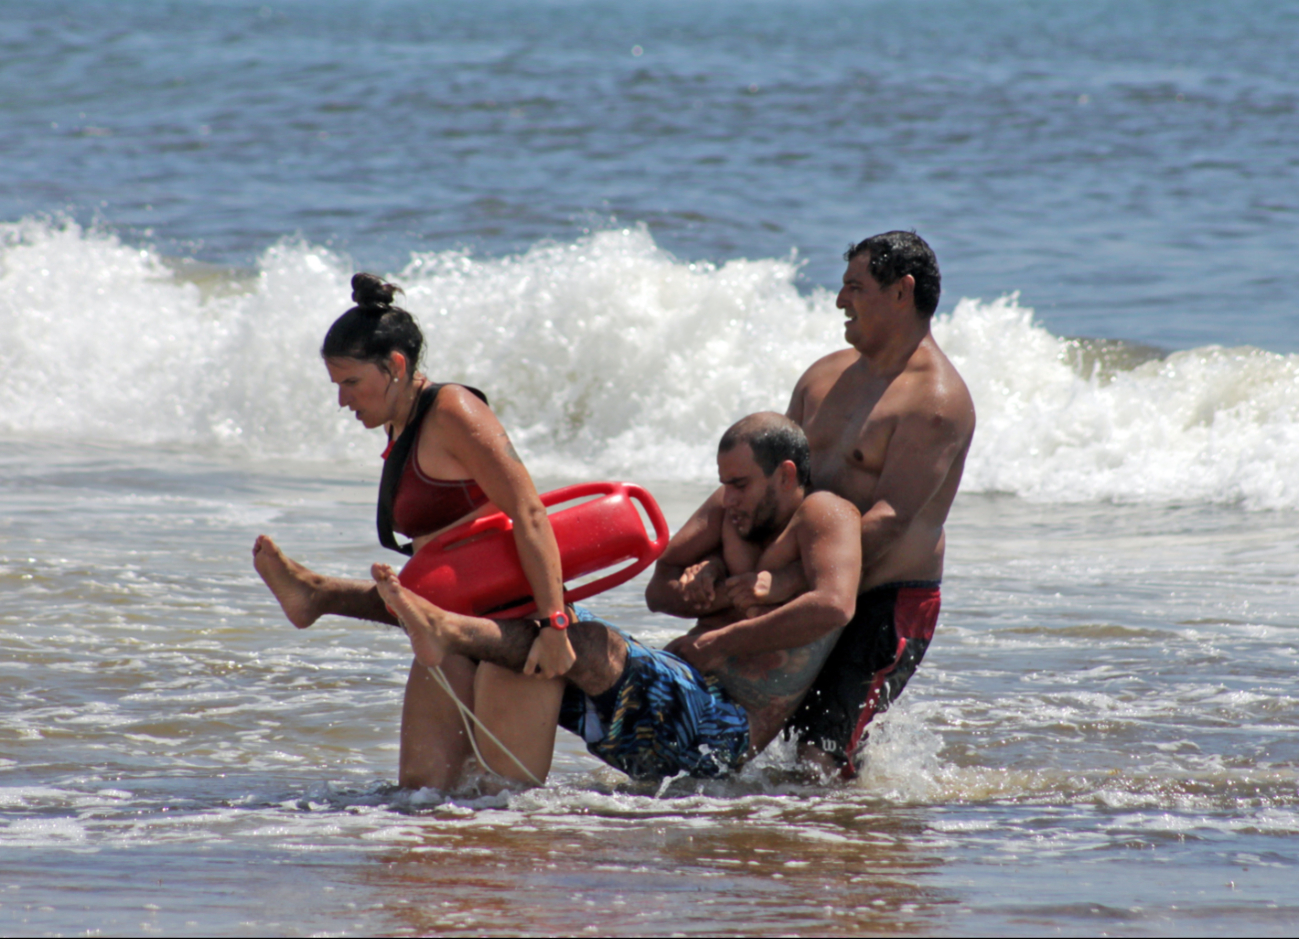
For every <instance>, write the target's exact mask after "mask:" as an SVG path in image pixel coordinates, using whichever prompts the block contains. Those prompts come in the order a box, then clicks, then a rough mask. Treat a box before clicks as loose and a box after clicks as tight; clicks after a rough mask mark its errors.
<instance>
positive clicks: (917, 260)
mask: <svg viewBox="0 0 1299 939" xmlns="http://www.w3.org/2000/svg"><path fill="white" fill-rule="evenodd" d="M859 254H869V255H870V259H871V260H870V272H871V276H872V277H874V278H875V282H876V283H878V284H879V285H880V286H881V287H887V286H889V285H890V284H893V283H896V282H897V280H898V278H900V277H906V276H907V275H908V274H910V275H911V276H912V277H913V278H915V281H916V289H915V292H914V294H913V296H914V297H915V300H916V312H917V313H919V314H920V315H921V316H933V315H934V311H935V310H937V309H938V295H939V294H940V293H942V287H943V278H942V275H941V274H939V273H938V258H936V257H934V250H933V249H932V248H930V247H929V245H928V244H926V243H925V239H923V238H921V237H920V236H919V235H917V234H916V233H915V232H913V231H888V232H884V234H882V235H871V236H870V237H869V238H867V239H866V240H865V241H862V242H859V243H857V244H855V245H852V246H851V247H850V248H849V249H848V250H847V252H845V254H844V256H843V259H844V260H845V261H851V260H852V259H853V258H855V257H857V255H859Z"/></svg>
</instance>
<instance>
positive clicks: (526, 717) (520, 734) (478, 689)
mask: <svg viewBox="0 0 1299 939" xmlns="http://www.w3.org/2000/svg"><path fill="white" fill-rule="evenodd" d="M458 657H459V656H455V657H454V658H458ZM443 667H444V668H445V667H446V660H444V661H443ZM563 698H564V680H563V679H562V678H552V679H549V680H548V679H545V678H541V677H540V676H536V675H520V674H518V673H517V672H511V671H508V670H507V669H504V668H501V667H500V666H499V665H493V664H491V663H490V662H482V663H480V664H479V666H478V673H477V675H475V676H474V701H473V708H474V714H475V715H477V717H478V719H479V720H481V721H482V722H483V724H484V725H485V726H486V727H487V729H488V730H490V731H491V732H492V733H493V734H495V735H496V737H497V739H499V740H500V741H501V743H502V744H504V745H505V748H506V749H507V750H508V751H509V752H510V753H513V754H514V756H515V757H517V758H518V759H519V761H520V762H521V763H523V765H524V766H526V767H527V768H528V770H529V771H530V772H531V773H532V776H533V777H534V778H536V779H540V780H542V781H543V782H544V781H545V779H546V774H547V773H549V772H550V762H551V760H552V759H553V758H554V756H555V730H556V728H558V726H559V705H560V702H561V701H562V700H563ZM477 740H478V749H479V751H481V753H482V755H483V759H484V760H486V761H487V764H488V766H487V768H488V769H490V770H492V771H493V772H495V773H498V774H500V775H501V776H505V777H506V778H508V779H513V780H514V781H515V782H521V783H527V782H532V779H529V778H528V775H527V773H524V772H523V771H522V770H521V769H519V766H518V763H515V762H514V760H512V759H510V758H509V757H508V756H506V755H505V753H504V752H502V751H501V749H500V748H499V747H497V746H496V745H495V744H494V743H492V741H491V738H489V737H488V736H487V735H486V734H479V735H478V737H477Z"/></svg>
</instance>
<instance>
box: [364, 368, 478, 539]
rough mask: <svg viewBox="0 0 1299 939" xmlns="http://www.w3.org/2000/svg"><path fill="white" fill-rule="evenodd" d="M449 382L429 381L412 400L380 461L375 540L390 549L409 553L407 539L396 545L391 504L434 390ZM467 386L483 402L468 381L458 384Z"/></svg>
mask: <svg viewBox="0 0 1299 939" xmlns="http://www.w3.org/2000/svg"><path fill="white" fill-rule="evenodd" d="M448 384H450V382H443V383H441V384H431V385H429V386H428V387H426V388H425V389H424V390H423V391H421V392H420V394H419V397H418V398H417V399H416V401H415V408H414V410H413V411H412V412H411V416H410V420H408V421H407V422H406V426H405V427H404V428H403V429H402V432H401V434H400V435H399V436H398V437H397V439H396V440H395V441H393V444H392V447H391V448H390V449H389V450H388V456H387V457H386V458H385V459H384V461H383V476H382V477H380V479H379V513H378V517H377V519H376V522H377V524H378V526H379V544H381V545H383V546H384V547H385V548H391V549H392V550H393V551H400V552H401V553H402V554H413V553H414V550H415V549H414V546H413V545H412V544H410V543H409V542H408V543H407V544H402V545H399V544H398V543H397V538H396V536H395V535H394V534H393V530H392V524H393V518H392V507H393V504H394V503H395V502H396V500H397V487H398V486H399V485H400V484H401V474H402V471H403V470H404V469H405V468H406V460H407V458H408V457H409V456H410V451H411V447H413V446H414V445H415V439H416V438H417V437H418V436H419V429H420V427H421V426H422V425H423V423H424V417H425V416H426V415H427V414H428V412H429V409H430V408H432V407H433V402H435V401H436V400H437V397H438V392H439V391H441V390H442V389H443V388H445V387H446V386H447V385H448ZM461 387H463V388H468V389H469V390H470V391H472V392H473V393H474V394H475V395H477V396H478V397H479V398H480V399H482V402H483V404H487V403H488V402H487V395H485V394H483V393H482V392H481V391H479V390H478V389H477V388H471V387H470V386H469V385H462V386H461Z"/></svg>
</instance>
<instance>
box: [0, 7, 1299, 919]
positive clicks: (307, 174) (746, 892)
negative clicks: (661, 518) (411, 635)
mask: <svg viewBox="0 0 1299 939" xmlns="http://www.w3.org/2000/svg"><path fill="white" fill-rule="evenodd" d="M1296 36H1299V16H1297V14H1296V11H1295V8H1294V7H1293V5H1290V4H1286V3H1282V2H1253V3H1248V2H1247V3H1240V4H1233V5H1231V6H1230V7H1227V6H1224V5H1220V4H1208V3H1198V2H1127V3H1117V2H1102V0H1095V2H1084V0H1073V2H1064V0H1042V2H1013V0H915V2H912V3H910V4H905V5H899V4H883V3H860V4H849V3H832V2H806V3H798V4H794V3H788V2H778V0H767V2H750V3H742V2H715V3H710V4H683V3H673V2H665V0H658V2H648V3H643V4H639V5H621V6H615V5H607V4H597V3H593V2H558V0H552V2H534V3H528V4H523V3H517V2H503V0H500V2H497V0H493V2H484V3H480V4H474V5H472V6H464V5H454V6H453V5H433V4H420V3H414V2H408V0H390V2H380V3H375V4H371V5H368V6H366V7H364V8H359V7H356V6H354V5H353V6H349V5H344V4H340V3H337V2H334V0H319V2H315V3H311V4H307V3H305V2H297V0H294V2H282V0H272V2H268V3H238V2H187V3H183V4H181V3H170V2H162V0H156V2H155V0H133V2H129V3H120V2H119V3H105V2H94V0H78V2H73V0H51V2H43V3H41V4H20V3H5V2H0V337H2V341H0V466H2V467H3V471H2V472H0V625H2V626H3V629H2V630H0V631H2V632H3V637H4V638H3V639H0V643H2V644H3V655H0V670H2V671H3V673H4V675H5V679H4V681H3V682H2V683H0V700H2V701H3V704H4V707H3V709H0V928H2V929H3V931H4V932H5V933H11V934H24V935H36V934H41V935H45V934H55V935H63V934H84V933H88V932H95V931H98V932H101V933H106V934H143V933H151V932H163V933H166V934H176V935H182V934H186V935H187V934H199V935H202V934H213V933H215V934H221V935H235V934H245V933H246V934H253V935H261V934H266V933H270V934H276V935H279V934H284V935H297V934H354V933H362V934H373V933H383V934H442V933H451V932H456V933H471V934H473V933H492V934H499V933H509V934H529V935H531V934H555V933H565V934H581V933H583V932H587V933H593V934H618V935H644V934H665V933H678V934H710V935H711V934H727V935H731V934H736V935H753V934H763V935H768V934H799V935H823V934H836V935H837V934H861V933H868V934H878V933H907V934H970V933H996V934H1038V933H1042V932H1047V931H1051V932H1059V933H1068V934H1088V935H1090V934H1096V933H1120V934H1125V935H1136V934H1177V935H1181V934H1188V933H1189V934H1210V935H1211V934H1222V933H1232V934H1237V933H1250V934H1292V933H1293V932H1294V931H1295V927H1296V923H1299V890H1296V888H1295V869H1296V866H1299V851H1297V850H1296V848H1295V847H1294V843H1295V836H1296V835H1299V678H1297V677H1296V666H1297V665H1299V662H1297V661H1296V656H1297V655H1299V653H1296V645H1295V638H1296V630H1297V629H1299V590H1297V588H1299V562H1296V557H1299V470H1297V469H1296V466H1299V340H1296V338H1295V337H1296V336H1297V335H1299V302H1296V299H1295V295H1294V292H1293V290H1292V289H1290V287H1291V280H1292V278H1291V277H1290V272H1291V269H1292V268H1293V266H1294V261H1295V258H1296V249H1299V227H1297V222H1299V202H1296V196H1295V194H1296V192H1299V187H1297V186H1296V182H1299V180H1297V179H1296V177H1297V176H1299V156H1296V154H1299V122H1296V120H1295V115H1296V111H1297V110H1299V79H1296V77H1295V75H1294V70H1293V68H1292V67H1291V66H1290V64H1289V63H1290V62H1291V61H1293V59H1294V55H1295V52H1296V49H1295V43H1296V40H1295V37H1296ZM893 227H906V228H912V227H914V228H916V229H917V230H919V231H920V233H921V234H923V235H924V236H925V237H926V238H927V239H929V240H930V242H931V243H932V244H933V245H934V247H935V249H936V251H937V253H938V256H939V259H940V262H941V264H942V266H943V271H944V278H945V279H944V284H945V287H944V297H943V301H942V303H941V304H940V307H939V315H938V317H937V319H936V321H935V327H934V329H935V334H936V336H937V337H938V340H939V342H940V344H941V345H942V346H943V348H944V349H946V350H947V352H948V354H949V355H950V356H951V357H952V359H953V361H954V362H956V364H957V366H958V367H959V368H960V370H961V372H962V374H963V375H964V376H965V378H966V380H967V382H968V384H969V385H970V389H971V391H972V393H973V395H974V398H975V402H976V406H977V408H978V413H979V429H978V432H977V435H976V439H975V444H974V448H973V449H972V451H971V455H970V459H969V463H968V466H967V470H966V476H965V482H964V485H963V490H962V494H961V496H960V497H959V499H958V500H957V503H956V506H955V508H954V509H953V515H952V519H951V524H950V526H949V556H948V569H947V573H946V576H945V581H944V610H943V616H942V619H941V622H940V626H939V632H938V636H937V638H936V640H935V642H934V645H933V646H932V648H931V650H930V652H929V654H928V656H927V657H926V660H925V663H924V664H923V666H922V667H921V669H920V671H919V672H918V673H917V675H916V677H915V678H914V679H913V680H912V683H911V685H910V687H909V689H908V691H907V692H906V694H905V695H904V696H903V698H902V699H901V701H900V702H899V704H898V705H897V706H895V707H894V709H893V710H892V711H890V712H889V713H888V714H887V715H886V716H885V717H884V718H882V719H881V720H880V721H878V722H877V724H876V727H875V730H874V731H873V733H872V737H871V741H870V744H869V748H870V749H869V754H870V756H869V762H868V766H867V770H866V772H865V774H864V776H863V778H862V779H860V780H859V781H857V782H855V783H853V784H851V785H845V784H839V783H833V784H825V785H823V784H819V783H816V782H815V781H813V780H811V779H809V778H808V777H807V776H806V775H805V774H802V773H800V772H799V771H798V768H797V767H796V766H795V763H794V761H793V759H792V755H791V753H790V752H789V750H788V747H787V746H785V745H783V744H777V745H775V746H773V748H772V749H771V750H770V751H769V752H768V753H767V754H765V755H764V756H763V757H762V758H761V759H760V760H759V761H758V763H757V764H756V765H754V766H751V767H749V768H747V769H746V770H745V772H744V773H743V774H741V775H740V776H739V777H738V778H736V779H734V780H730V781H726V782H721V783H706V784H705V783H698V782H694V781H691V780H686V779H678V780H673V781H671V782H669V783H667V784H666V785H664V786H662V787H640V786H635V785H631V784H629V783H628V782H627V781H626V780H625V779H624V778H623V777H621V776H619V775H618V774H617V773H614V772H612V771H610V770H608V769H606V768H603V767H602V766H601V765H600V764H598V763H597V762H596V761H594V760H592V759H591V758H589V757H588V756H586V755H585V754H584V752H583V751H582V749H581V748H580V747H579V746H578V744H577V742H576V740H575V739H574V738H571V737H568V736H566V735H561V740H560V741H559V744H558V747H557V757H556V765H555V771H554V772H553V773H552V776H551V779H550V781H549V782H548V784H547V785H546V787H545V788H543V789H540V790H533V791H524V792H517V791H500V790H499V789H498V787H497V786H496V785H494V784H493V783H492V781H491V780H488V779H475V780H473V781H471V782H470V783H468V784H467V785H466V786H465V788H464V789H462V790H460V791H457V792H454V793H439V792H432V791H421V792H418V793H410V792H403V791H400V790H398V789H397V788H396V787H395V784H394V779H395V774H396V756H397V737H396V727H397V721H398V713H399V708H400V701H401V690H402V685H403V681H404V673H405V669H406V667H407V665H408V663H409V649H408V646H407V644H406V643H405V640H404V638H403V637H402V636H401V635H400V634H399V633H397V632H395V631H392V630H387V629H384V628H381V627H377V626H368V625H365V624H360V623H356V622H351V621H344V620H339V619H330V620H326V621H322V622H321V623H319V624H317V625H316V626H314V627H313V628H312V629H310V630H308V631H306V632H298V631H296V630H294V629H292V627H290V626H289V625H288V624H287V623H285V622H284V621H283V618H282V616H281V614H280V613H279V611H278V607H277V606H276V604H275V602H274V600H273V599H272V598H271V597H270V595H269V593H268V592H267V591H266V590H265V588H264V586H263V585H262V583H261V581H260V580H259V579H258V578H257V576H256V574H255V573H254V572H253V570H252V567H251V558H250V548H251V545H252V541H253V538H254V537H255V536H256V535H257V534H258V533H260V532H263V531H265V532H269V533H271V534H273V535H274V536H275V537H276V539H277V540H278V541H279V542H280V543H281V544H282V545H283V546H284V547H285V549H286V550H287V551H288V552H289V553H290V554H291V555H293V556H294V557H297V558H300V559H301V560H303V561H304V562H306V563H308V564H309V565H311V566H313V567H315V568H317V569H319V570H322V571H325V572H328V573H335V574H340V575H350V576H357V575H359V574H362V573H363V572H364V571H365V570H366V569H367V567H368V565H369V564H370V563H371V562H372V561H374V560H380V559H383V556H384V554H385V552H384V551H383V550H382V549H381V548H379V547H378V545H377V544H376V543H375V537H374V528H373V505H374V495H375V486H376V483H377V479H378V473H379V461H378V452H379V451H380V450H381V449H382V446H383V441H382V440H381V439H380V438H379V437H378V436H377V435H375V434H367V433H366V432H364V431H363V430H361V429H360V428H359V427H358V426H357V425H356V423H355V421H353V420H349V419H348V417H347V415H346V413H344V412H339V411H338V409H337V406H336V403H335V400H334V394H333V389H332V386H330V385H329V383H328V381H327V376H326V375H325V373H324V370H323V368H322V367H321V365H320V362H319V358H318V354H317V350H318V347H319V342H320V339H321V337H322V335H323V333H324V330H325V329H326V328H327V326H328V324H329V323H330V322H331V321H332V319H333V318H334V317H335V316H336V315H337V314H338V313H339V312H341V310H342V309H344V308H345V306H346V305H347V292H348V288H347V281H348V278H349V277H350V275H351V273H352V272H353V270H355V269H357V268H358V267H366V268H371V269H376V270H379V271H381V272H383V273H385V274H387V275H390V276H391V277H392V278H394V279H396V280H397V281H398V282H400V283H401V284H402V285H403V286H404V288H405V289H406V299H405V304H406V306H407V307H408V308H409V309H411V310H412V312H414V313H415V314H416V315H417V317H418V318H419V319H420V321H421V322H422V324H423V326H424V328H425V330H426V333H427V335H428V337H429V340H430V349H429V353H428V356H427V360H426V362H425V367H426V369H427V371H428V372H429V373H430V374H432V375H433V376H434V377H436V378H438V379H440V380H460V381H466V382H470V383H473V384H475V385H478V386H479V387H482V388H484V389H485V390H487V392H488V393H489V394H490V395H491V397H492V400H493V403H494V404H495V406H496V408H497V410H498V412H499V413H500V415H501V417H502V419H503V420H504V421H505V423H506V425H507V426H508V427H509V428H510V430H511V433H512V436H513V438H514V439H515V441H516V443H517V445H518V447H519V449H520V451H521V452H522V453H523V455H524V456H525V458H526V460H527V462H528V464H529V466H530V467H531V468H532V470H533V472H534V475H535V476H536V477H537V478H538V480H539V481H540V483H541V484H542V485H543V486H546V487H551V486H555V485H560V484H563V483H567V482H572V481H577V480H583V479H592V478H624V479H629V480H635V481H637V482H640V483H642V484H645V485H646V486H647V487H648V488H650V490H651V491H652V492H654V493H655V494H656V495H657V496H658V498H659V500H660V502H661V503H662V504H663V506H664V508H665V510H666V512H667V514H668V517H669V520H670V521H671V522H672V524H673V525H674V526H675V525H677V524H680V523H681V521H683V520H684V519H685V517H686V516H687V515H688V513H689V512H690V511H691V510H692V509H693V507H694V506H695V505H696V504H697V503H698V501H699V500H700V499H702V498H703V497H704V495H705V494H706V493H707V492H708V491H709V490H710V488H711V480H712V478H713V473H714V468H713V466H712V451H713V447H714V445H715V440H716V437H717V435H718V434H719V433H720V431H721V430H722V429H723V428H724V427H725V426H727V425H728V424H729V423H730V422H731V421H732V420H734V419H735V418H736V417H738V416H740V415H742V414H744V413H747V412H749V411H752V410H755V409H759V408H775V409H783V407H784V405H785V403H786V401H787V398H788V394H789V391H790V389H791V388H792V385H793V383H794V381H795V379H796V378H797V377H798V375H799V374H800V373H801V372H802V370H803V369H804V368H805V367H806V366H807V365H808V364H809V363H810V362H812V361H813V360H814V359H816V358H817V357H818V356H820V355H823V354H825V353H826V352H828V351H831V350H833V349H835V348H838V347H839V346H840V345H841V343H842V335H841V327H840V325H839V322H840V320H839V317H838V316H837V315H836V311H835V310H834V290H835V287H836V283H837V280H838V277H839V275H840V273H841V268H842V262H841V261H840V259H839V255H840V252H842V250H843V248H844V246H845V245H846V244H847V243H848V242H849V241H851V240H855V239H859V238H861V237H864V236H865V235H867V234H870V233H873V232H875V231H880V230H885V229H888V228H893ZM642 589H643V579H641V580H638V581H636V582H633V583H631V584H628V585H626V586H624V587H621V588H618V589H616V590H615V591H613V592H611V593H609V594H606V595H604V596H602V597H600V598H598V599H597V600H596V601H594V602H593V606H594V607H595V608H596V609H597V610H598V611H600V612H601V613H603V614H605V615H607V616H609V617H610V618H611V619H613V620H615V621H616V622H619V623H621V624H623V625H625V626H626V627H627V628H629V629H631V630H632V631H633V632H635V633H636V634H637V635H639V636H641V637H643V638H645V639H647V640H648V641H650V642H652V643H663V642H666V641H667V640H668V639H669V638H670V637H671V636H672V635H673V634H674V631H676V630H678V629H679V625H680V624H677V623H675V622H673V621H668V620H665V619H661V618H658V617H654V616H651V615H650V614H648V613H647V612H646V611H645V609H644V604H643V601H642V597H641V590H642Z"/></svg>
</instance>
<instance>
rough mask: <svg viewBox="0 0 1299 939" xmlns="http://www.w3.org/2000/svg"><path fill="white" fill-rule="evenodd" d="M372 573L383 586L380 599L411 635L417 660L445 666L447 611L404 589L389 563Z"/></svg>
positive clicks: (381, 565) (372, 570) (373, 570)
mask: <svg viewBox="0 0 1299 939" xmlns="http://www.w3.org/2000/svg"><path fill="white" fill-rule="evenodd" d="M370 573H371V575H373V577H374V582H375V583H376V584H378V586H379V596H380V597H382V598H383V602H384V603H386V604H388V609H390V610H392V612H393V613H394V614H395V615H396V617H397V619H398V620H400V622H401V624H402V626H403V627H405V629H406V635H408V636H410V644H411V648H413V649H414V650H415V658H417V659H419V661H420V664H421V665H424V666H427V667H428V668H434V667H436V666H438V665H441V664H442V660H443V659H444V658H446V654H447V647H446V645H445V643H444V641H443V640H442V638H441V635H440V633H441V632H442V627H443V620H444V619H445V617H446V611H445V610H443V609H441V608H440V607H436V606H434V605H433V604H432V603H429V602H428V601H427V600H425V599H424V598H423V597H421V596H419V595H417V594H413V593H411V592H410V591H409V590H407V589H406V588H405V587H403V586H402V585H401V581H400V580H398V579H397V572H396V571H394V570H393V569H392V568H391V567H389V566H388V565H387V564H375V565H373V566H371V568H370Z"/></svg>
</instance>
